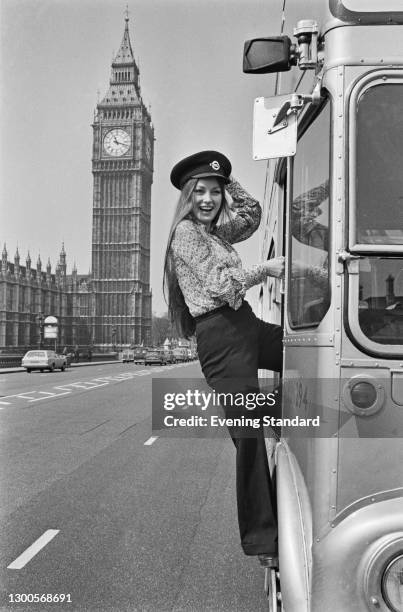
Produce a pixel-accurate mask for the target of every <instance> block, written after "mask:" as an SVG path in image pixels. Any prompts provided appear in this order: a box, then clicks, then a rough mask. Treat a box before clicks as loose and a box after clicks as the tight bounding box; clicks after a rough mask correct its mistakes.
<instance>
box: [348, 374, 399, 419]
mask: <svg viewBox="0 0 403 612" xmlns="http://www.w3.org/2000/svg"><path fill="white" fill-rule="evenodd" d="M360 382H366V383H369V384H371V385H372V386H373V387H374V389H375V392H376V399H375V402H374V403H373V404H372V405H371V406H369V407H368V408H360V407H359V406H356V405H355V404H354V403H353V401H352V399H351V389H352V387H354V386H355V385H356V384H357V383H360ZM387 382H389V380H388V381H387ZM342 397H343V402H344V405H345V406H346V408H347V409H348V410H349V411H350V412H352V413H353V414H356V415H358V416H360V417H369V416H372V415H373V414H376V413H377V412H379V411H380V410H381V408H382V407H383V405H384V404H385V397H386V393H385V387H384V386H383V385H382V384H381V383H380V381H379V378H375V377H374V376H372V375H370V374H356V375H355V376H352V377H351V378H350V379H349V380H348V381H347V382H346V383H345V384H344V387H343V391H342Z"/></svg>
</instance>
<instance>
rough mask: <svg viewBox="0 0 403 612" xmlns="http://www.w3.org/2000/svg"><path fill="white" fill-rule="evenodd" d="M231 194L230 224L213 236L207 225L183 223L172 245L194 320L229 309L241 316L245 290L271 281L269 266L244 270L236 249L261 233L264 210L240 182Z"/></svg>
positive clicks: (229, 186)
mask: <svg viewBox="0 0 403 612" xmlns="http://www.w3.org/2000/svg"><path fill="white" fill-rule="evenodd" d="M226 189H227V191H228V193H229V194H230V195H231V197H232V199H233V200H234V202H235V204H236V206H237V208H235V210H234V211H233V212H234V213H235V214H234V216H233V218H232V219H231V220H229V221H228V222H226V223H223V224H222V225H219V226H216V227H215V228H214V230H213V231H212V232H208V231H207V229H206V226H205V225H204V224H203V223H201V222H199V221H196V220H193V219H184V220H183V221H181V222H180V223H179V224H178V226H177V228H176V230H175V234H174V237H173V240H172V244H171V249H172V253H173V262H174V266H175V271H176V275H177V278H178V282H179V286H180V288H181V290H182V293H183V297H184V299H185V302H186V304H187V306H188V308H189V310H190V314H191V315H193V316H194V317H196V316H199V315H201V314H204V313H206V312H210V310H214V309H215V308H219V307H220V306H224V305H225V304H229V306H231V308H233V309H234V310H238V308H239V307H240V306H241V304H242V300H243V298H244V296H245V292H246V290H247V289H249V288H250V287H252V286H253V285H257V284H258V283H260V282H261V281H262V280H264V279H265V278H266V277H267V275H268V268H267V264H268V262H264V263H260V264H257V265H255V266H252V267H251V268H247V269H245V268H242V262H241V259H240V257H239V255H238V253H237V252H236V250H235V249H234V248H233V247H232V246H231V244H233V243H235V242H241V241H242V240H246V239H247V238H249V236H251V235H252V234H253V233H254V232H255V231H256V229H257V228H258V227H259V223H260V218H261V214H262V211H261V208H260V205H259V203H258V202H257V201H256V200H254V199H253V198H252V197H251V196H250V195H249V194H248V193H247V192H246V191H245V190H244V189H243V188H242V187H241V185H240V184H239V183H237V182H236V181H232V182H231V183H230V184H229V185H227V186H226Z"/></svg>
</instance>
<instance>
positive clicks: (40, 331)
mask: <svg viewBox="0 0 403 612" xmlns="http://www.w3.org/2000/svg"><path fill="white" fill-rule="evenodd" d="M36 320H37V322H38V328H39V341H38V348H39V349H41V348H42V337H43V320H44V316H43V314H39V315H38V316H37V317H36Z"/></svg>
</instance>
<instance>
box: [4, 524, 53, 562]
mask: <svg viewBox="0 0 403 612" xmlns="http://www.w3.org/2000/svg"><path fill="white" fill-rule="evenodd" d="M59 531H60V529H48V530H47V531H45V533H43V534H42V535H41V537H40V538H38V539H37V540H35V542H34V543H33V544H31V546H29V547H28V548H27V550H25V551H24V552H23V553H22V554H21V555H20V556H19V557H17V558H16V560H15V561H13V562H12V563H10V565H8V566H7V569H22V568H23V567H25V566H26V564H27V563H28V562H29V561H31V559H32V558H33V557H35V555H37V554H38V552H39V551H40V550H42V548H44V547H45V546H46V544H49V542H50V541H51V540H53V538H54V537H55V536H56V535H57V534H58V533H59Z"/></svg>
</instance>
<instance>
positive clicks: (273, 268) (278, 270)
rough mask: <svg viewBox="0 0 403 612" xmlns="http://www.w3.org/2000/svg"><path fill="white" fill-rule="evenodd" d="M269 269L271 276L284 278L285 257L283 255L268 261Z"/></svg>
mask: <svg viewBox="0 0 403 612" xmlns="http://www.w3.org/2000/svg"><path fill="white" fill-rule="evenodd" d="M267 270H268V275H269V276H274V277H275V278H284V274H285V258H284V257H283V256H280V257H273V259H269V261H268V262H267Z"/></svg>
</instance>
